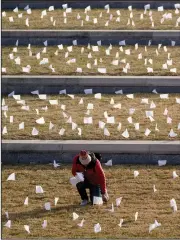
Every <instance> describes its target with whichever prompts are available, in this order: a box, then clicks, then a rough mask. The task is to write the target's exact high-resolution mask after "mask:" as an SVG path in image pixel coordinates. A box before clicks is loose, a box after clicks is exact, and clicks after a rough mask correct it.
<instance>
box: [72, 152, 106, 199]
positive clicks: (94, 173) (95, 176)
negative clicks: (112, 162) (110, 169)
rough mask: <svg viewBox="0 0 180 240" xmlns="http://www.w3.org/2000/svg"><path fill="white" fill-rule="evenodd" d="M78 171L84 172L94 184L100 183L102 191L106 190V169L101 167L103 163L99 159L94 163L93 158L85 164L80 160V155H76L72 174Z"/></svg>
mask: <svg viewBox="0 0 180 240" xmlns="http://www.w3.org/2000/svg"><path fill="white" fill-rule="evenodd" d="M76 172H82V173H83V174H84V177H85V178H86V179H87V180H88V181H89V182H90V183H91V184H94V185H98V184H99V185H100V188H101V193H102V194H104V193H105V192H106V178H105V174H104V171H103V169H102V167H101V163H100V161H99V160H98V159H96V161H95V162H94V164H93V160H91V162H90V163H89V164H88V165H87V166H84V165H83V164H81V162H80V161H79V155H76V156H75V157H74V159H73V166H72V174H73V175H74V176H75V175H76Z"/></svg>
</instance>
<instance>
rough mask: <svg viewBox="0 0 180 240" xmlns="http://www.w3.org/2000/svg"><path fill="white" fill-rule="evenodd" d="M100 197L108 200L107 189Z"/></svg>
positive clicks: (105, 200)
mask: <svg viewBox="0 0 180 240" xmlns="http://www.w3.org/2000/svg"><path fill="white" fill-rule="evenodd" d="M102 199H103V201H104V202H107V201H108V200H109V195H108V193H107V190H106V192H105V193H104V194H102Z"/></svg>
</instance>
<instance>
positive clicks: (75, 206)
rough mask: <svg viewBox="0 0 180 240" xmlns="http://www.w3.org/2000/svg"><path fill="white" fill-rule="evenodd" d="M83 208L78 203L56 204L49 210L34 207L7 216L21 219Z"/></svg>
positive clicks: (4, 217)
mask: <svg viewBox="0 0 180 240" xmlns="http://www.w3.org/2000/svg"><path fill="white" fill-rule="evenodd" d="M80 208H83V207H82V206H80V205H79V204H71V205H62V206H58V207H56V208H52V209H51V211H47V210H45V209H39V208H36V209H34V210H32V211H28V212H27V211H26V212H20V213H9V217H10V219H11V220H20V219H21V220H22V219H28V218H34V217H36V218H41V217H45V216H46V217H47V213H48V216H50V215H52V214H53V216H55V215H57V214H60V212H61V213H62V211H65V212H73V211H75V210H77V209H80ZM1 220H2V222H6V221H7V218H6V216H5V214H3V215H2V218H1Z"/></svg>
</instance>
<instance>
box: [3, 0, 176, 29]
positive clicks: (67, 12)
mask: <svg viewBox="0 0 180 240" xmlns="http://www.w3.org/2000/svg"><path fill="white" fill-rule="evenodd" d="M63 6H66V8H64V7H63V9H64V11H63V15H62V17H63V21H62V20H61V21H59V23H61V24H62V23H63V24H64V25H66V24H67V23H68V16H70V17H71V18H72V16H71V15H72V14H73V9H72V8H70V7H68V4H67V5H66V4H63ZM174 7H175V12H174V16H173V14H172V12H170V11H169V12H166V11H168V10H169V9H164V7H163V6H159V7H158V8H157V11H158V13H159V16H160V17H161V19H160V22H157V20H155V18H153V10H151V6H150V4H147V5H145V6H144V11H143V10H142V12H141V13H139V18H140V20H141V22H142V23H143V22H144V20H145V17H148V18H149V22H150V24H151V27H152V28H154V27H155V26H159V25H160V24H165V23H166V22H167V24H168V25H169V20H171V21H172V20H173V19H174V18H175V20H176V23H175V26H174V27H179V23H180V17H179V15H180V10H179V8H180V7H179V4H178V3H177V4H175V5H174ZM127 9H128V10H129V16H128V14H127V13H126V14H124V16H123V14H122V13H121V9H117V10H116V12H115V15H113V14H112V11H111V9H110V5H109V4H107V5H105V7H104V11H106V13H104V11H103V9H102V12H100V13H99V14H98V16H96V17H94V15H93V17H91V6H87V7H86V8H85V10H84V12H83V10H82V11H81V12H78V13H77V15H76V18H75V19H74V21H75V20H77V21H79V24H80V26H81V27H83V26H84V25H85V24H86V22H88V23H89V22H92V23H93V24H94V25H96V26H98V25H99V24H101V22H102V19H103V17H104V15H105V14H108V18H109V19H108V20H107V19H106V20H105V23H104V26H105V27H108V26H109V25H110V24H111V22H117V23H120V22H121V19H123V20H124V18H125V17H126V18H127V17H128V20H127V23H126V25H132V27H135V26H136V22H135V20H134V15H133V7H132V6H131V5H130V6H128V8H127ZM24 10H25V11H26V13H24V11H23V12H22V11H21V9H19V8H18V7H16V8H15V9H14V10H13V12H14V13H16V14H17V17H18V18H19V19H22V20H23V16H24V15H26V16H25V17H26V19H25V21H24V24H25V26H27V27H30V21H31V19H30V15H31V14H32V9H31V8H30V7H29V5H28V6H26V7H25V9H24ZM53 11H55V8H54V6H50V7H49V8H48V10H46V9H45V10H43V11H42V12H41V13H40V15H39V19H41V20H42V21H43V22H44V18H47V17H48V15H49V12H53ZM164 12H165V13H164ZM7 15H8V16H7ZM50 15H51V16H50V18H49V21H50V22H51V23H52V24H51V25H52V26H54V27H55V26H58V24H57V23H58V20H59V17H60V15H58V18H57V17H56V18H55V17H53V16H52V13H51V14H50ZM84 15H85V16H84ZM135 15H136V17H137V14H135ZM2 17H3V18H6V17H8V20H9V22H10V23H13V22H15V21H16V17H14V16H12V15H10V16H9V13H8V14H7V13H6V12H5V11H3V12H2ZM104 18H107V15H106V16H105V17H104ZM29 19H30V20H29ZM33 20H34V19H33Z"/></svg>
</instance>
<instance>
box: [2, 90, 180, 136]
mask: <svg viewBox="0 0 180 240" xmlns="http://www.w3.org/2000/svg"><path fill="white" fill-rule="evenodd" d="M84 92H85V93H86V94H92V92H93V90H92V89H85V90H84ZM59 93H60V94H66V89H63V90H60V92H59ZM153 93H154V94H156V95H157V96H158V93H157V91H156V89H154V90H153ZM32 94H33V95H37V96H38V97H39V99H37V100H36V101H40V102H41V103H42V100H43V101H44V104H45V105H46V106H44V107H41V108H32V107H30V106H29V105H28V104H27V103H26V100H23V99H21V95H17V94H15V92H14V91H13V92H12V93H10V94H9V95H8V97H10V99H11V101H13V102H14V101H15V102H16V103H17V106H16V107H17V111H18V112H19V111H26V112H27V114H26V122H24V121H22V122H20V123H19V127H18V128H19V131H22V130H24V129H25V126H28V125H29V120H28V114H29V116H31V117H32V113H34V116H39V115H41V117H39V118H37V119H36V120H35V121H34V124H35V125H36V124H38V125H44V124H47V122H46V117H44V116H42V115H44V114H46V113H47V112H50V111H51V108H54V107H56V106H59V113H60V114H62V117H63V119H64V121H63V122H64V123H65V124H66V127H67V129H65V128H61V129H60V130H58V129H57V126H56V124H55V123H53V122H52V121H50V120H48V126H47V130H49V131H51V130H52V129H53V130H54V131H56V132H58V131H59V135H60V136H63V135H64V134H65V131H66V130H68V129H69V130H70V128H71V130H72V131H74V130H76V131H77V133H78V136H81V135H82V132H83V129H82V128H81V127H79V126H78V124H82V123H83V124H84V127H85V126H87V125H94V126H95V125H96V124H95V122H94V120H93V111H94V110H95V109H96V105H95V104H93V103H91V102H89V103H84V101H86V98H83V97H82V98H81V99H80V100H78V101H79V104H78V105H79V107H84V115H85V116H84V117H83V116H81V120H80V121H82V122H80V123H79V120H78V123H77V122H76V119H73V117H72V115H71V114H70V112H69V111H68V106H67V105H65V104H62V103H61V102H60V100H58V99H56V100H55V99H53V100H51V99H48V97H47V95H46V94H39V91H38V90H35V91H33V92H32ZM115 94H123V90H122V89H121V90H119V91H116V92H115ZM66 95H67V96H68V97H69V98H70V101H72V102H74V101H75V100H76V99H75V95H73V94H66ZM124 97H126V98H127V100H128V101H129V104H130V105H131V104H132V101H133V99H135V98H136V97H135V94H126V95H125V96H124ZM94 98H95V99H97V101H101V99H102V94H101V93H96V94H94ZM159 98H160V99H161V101H163V103H164V105H166V102H168V99H169V94H160V95H159ZM32 100H34V99H33V98H32ZM28 101H29V102H30V100H28ZM139 104H142V105H144V107H145V108H146V109H147V110H144V116H143V115H142V113H141V120H142V119H143V118H144V120H146V119H149V123H150V124H151V123H152V122H154V127H155V129H152V128H151V129H149V128H148V127H147V128H146V129H143V131H144V135H145V136H146V137H147V136H149V135H150V134H151V132H152V131H153V132H154V130H155V132H156V133H157V134H159V135H160V134H161V131H160V130H159V127H161V126H158V124H157V122H158V119H156V117H155V115H156V108H157V107H158V104H157V103H155V102H154V101H153V100H151V99H149V98H141V99H139ZM179 104H180V98H178V97H175V98H174V106H175V105H177V106H178V105H179ZM108 105H109V106H108V108H109V111H111V110H112V109H113V111H116V112H119V113H120V112H121V111H123V110H122V109H123V105H122V103H121V102H120V100H119V101H117V103H115V100H114V98H113V97H111V99H110V101H109V104H108ZM2 111H3V117H4V120H5V122H6V123H7V121H8V118H9V123H8V124H13V123H14V116H13V115H11V109H10V106H8V105H6V102H5V99H2ZM57 111H58V110H57ZM82 111H83V110H82V109H81V112H82ZM137 111H138V108H132V107H131V108H129V117H127V119H126V120H127V125H126V126H125V128H126V129H125V130H124V131H123V133H122V136H123V137H124V138H127V139H128V138H129V137H130V135H131V133H129V131H128V127H131V126H134V129H135V131H137V132H138V131H139V130H141V131H142V127H141V124H140V122H137V121H135V120H134V119H133V114H134V113H135V112H137ZM175 113H177V112H175ZM7 114H8V115H9V117H8V115H7ZM158 114H159V110H158ZM173 114H174V113H171V108H170V107H164V110H163V111H162V116H161V118H162V121H163V123H164V122H166V126H167V129H169V128H171V130H170V131H169V132H167V136H169V137H172V138H174V137H177V136H178V135H179V130H180V122H179V123H177V126H175V125H173ZM82 115H83V114H82ZM122 115H123V113H122ZM158 116H159V115H158ZM35 118H36V117H35ZM102 118H103V119H105V121H104V120H102ZM116 118H118V117H115V116H112V114H110V113H108V109H107V108H106V111H104V112H103V116H101V115H100V116H99V121H98V119H97V116H96V117H95V121H96V122H98V126H97V127H98V128H99V129H102V131H103V132H104V136H111V133H110V131H109V130H108V128H107V127H106V124H111V125H114V127H115V128H117V129H116V134H119V132H120V131H122V129H123V127H124V126H123V124H122V123H121V122H119V121H117V120H116ZM115 124H116V125H115ZM69 126H70V127H69ZM140 128H141V129H140ZM174 128H176V132H175V131H174ZM163 131H164V129H163ZM167 131H168V130H167ZM2 134H3V135H6V134H8V127H7V126H4V127H3V129H2ZM31 135H33V136H37V135H39V131H38V129H37V127H36V126H34V127H33V128H32V132H31Z"/></svg>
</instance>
